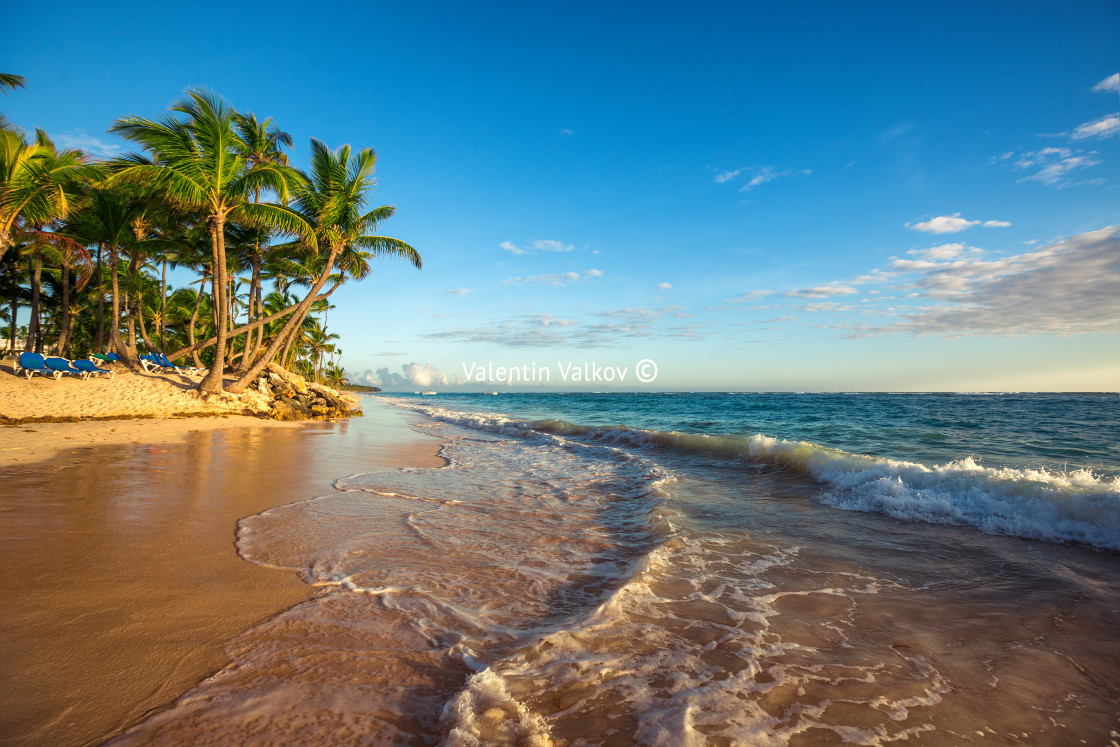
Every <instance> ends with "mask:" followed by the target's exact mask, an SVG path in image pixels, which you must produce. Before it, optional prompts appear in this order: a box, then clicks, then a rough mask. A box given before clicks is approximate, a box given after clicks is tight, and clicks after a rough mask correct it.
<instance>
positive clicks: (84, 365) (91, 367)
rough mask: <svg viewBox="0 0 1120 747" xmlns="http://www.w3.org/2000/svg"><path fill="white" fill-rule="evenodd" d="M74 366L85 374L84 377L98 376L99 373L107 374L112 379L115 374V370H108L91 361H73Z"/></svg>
mask: <svg viewBox="0 0 1120 747" xmlns="http://www.w3.org/2000/svg"><path fill="white" fill-rule="evenodd" d="M73 364H74V368H76V369H78V370H79V371H82V372H83V373H85V374H86V378H89V377H90V376H98V375H100V374H109V379H110V380H112V378H113V377H114V376H116V374H117V372H116V371H110V370H109V369H107V368H101V367H100V366H98V365H97V364H96V363H94V362H93V361H84V360H83V361H73Z"/></svg>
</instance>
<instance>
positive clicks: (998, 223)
mask: <svg viewBox="0 0 1120 747" xmlns="http://www.w3.org/2000/svg"><path fill="white" fill-rule="evenodd" d="M1010 225H1011V224H1010V223H1008V222H1007V221H1005V220H986V221H980V220H968V219H967V218H962V217H961V214H960V213H953V214H952V215H939V216H937V217H936V218H930V219H929V220H924V221H921V222H918V223H907V224H906V227H907V228H909V229H910V230H911V231H921V232H922V233H937V234H939V233H960V232H961V231H964V230H966V229H969V228H972V227H973V226H984V227H985V228H1006V227H1007V226H1010Z"/></svg>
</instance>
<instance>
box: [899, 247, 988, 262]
mask: <svg viewBox="0 0 1120 747" xmlns="http://www.w3.org/2000/svg"><path fill="white" fill-rule="evenodd" d="M966 250H967V251H971V252H979V251H980V250H979V249H977V248H976V247H974V246H965V245H964V244H941V245H940V246H931V247H930V248H929V249H911V250H910V251H908V252H906V253H907V254H912V255H914V256H915V257H917V258H918V259H930V260H942V259H956V258H957V257H959V256H960V255H961V254H963V253H964V252H965V251H966Z"/></svg>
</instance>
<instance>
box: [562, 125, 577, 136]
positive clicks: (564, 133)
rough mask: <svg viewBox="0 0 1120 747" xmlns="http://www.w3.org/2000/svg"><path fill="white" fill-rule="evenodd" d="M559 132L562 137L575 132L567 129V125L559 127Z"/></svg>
mask: <svg viewBox="0 0 1120 747" xmlns="http://www.w3.org/2000/svg"><path fill="white" fill-rule="evenodd" d="M560 134H561V135H563V136H564V137H567V136H568V135H574V134H575V133H574V132H572V131H571V130H569V129H568V128H567V127H561V128H560Z"/></svg>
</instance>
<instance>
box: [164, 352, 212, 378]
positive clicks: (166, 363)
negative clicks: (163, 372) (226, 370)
mask: <svg viewBox="0 0 1120 747" xmlns="http://www.w3.org/2000/svg"><path fill="white" fill-rule="evenodd" d="M154 355H155V357H156V359H157V360H159V361H160V362H161V363H162V364H163V367H164V368H173V369H175V371H176V372H177V373H180V374H182V373H188V374H197V373H200V372H201V371H202V369H201V368H195V367H194V366H176V365H175V364H174V363H172V362H171V361H169V360H168V359H167V355H166V354H164V353H155V354H154Z"/></svg>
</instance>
